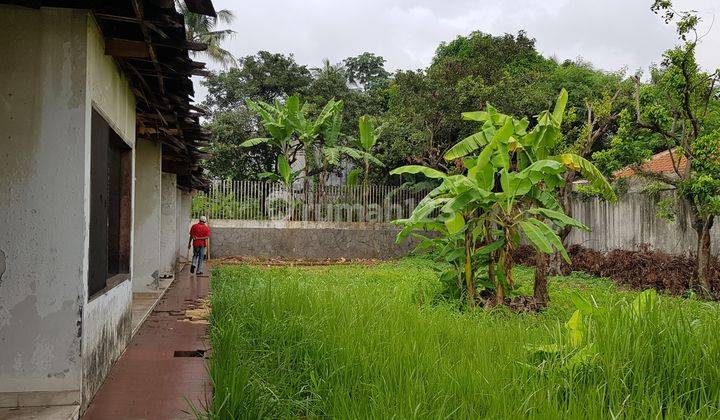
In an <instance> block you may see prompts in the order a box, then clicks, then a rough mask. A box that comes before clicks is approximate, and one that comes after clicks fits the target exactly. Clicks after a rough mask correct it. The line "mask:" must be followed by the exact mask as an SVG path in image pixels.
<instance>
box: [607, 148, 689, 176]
mask: <svg viewBox="0 0 720 420" xmlns="http://www.w3.org/2000/svg"><path fill="white" fill-rule="evenodd" d="M673 158H674V159H675V162H677V167H678V170H680V172H683V171H684V170H685V168H686V167H687V158H686V157H685V156H682V155H680V153H679V151H678V150H674V151H673V153H672V154H671V153H670V151H669V150H665V151H664V152H660V153H657V154H655V155H653V157H652V158H650V160H649V161H647V162H645V163H643V164H642V166H641V168H642V169H643V170H646V171H649V172H655V173H664V174H675V168H674V167H673ZM613 175H614V176H615V178H616V179H618V178H629V177H631V176H634V175H635V171H634V170H633V169H632V168H631V167H630V166H626V167H624V168H623V169H620V170H618V171H615V173H614V174H613Z"/></svg>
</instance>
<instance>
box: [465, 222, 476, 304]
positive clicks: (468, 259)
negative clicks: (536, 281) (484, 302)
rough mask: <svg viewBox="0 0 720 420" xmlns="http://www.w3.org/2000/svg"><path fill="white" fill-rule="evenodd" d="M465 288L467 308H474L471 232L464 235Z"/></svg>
mask: <svg viewBox="0 0 720 420" xmlns="http://www.w3.org/2000/svg"><path fill="white" fill-rule="evenodd" d="M465 287H466V288H467V291H466V292H467V299H468V306H470V307H471V308H473V307H475V279H474V278H473V270H472V232H471V231H470V229H468V231H467V233H466V234H465Z"/></svg>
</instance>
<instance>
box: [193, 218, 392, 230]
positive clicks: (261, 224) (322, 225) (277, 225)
mask: <svg viewBox="0 0 720 420" xmlns="http://www.w3.org/2000/svg"><path fill="white" fill-rule="evenodd" d="M193 223H197V220H194V221H193ZM209 224H210V228H211V229H212V228H244V229H247V228H252V229H341V230H388V229H391V230H395V231H399V229H398V228H397V227H396V226H395V225H391V224H389V223H366V222H352V223H351V222H300V221H294V220H293V221H289V220H215V219H213V220H210V222H209Z"/></svg>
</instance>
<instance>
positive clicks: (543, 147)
mask: <svg viewBox="0 0 720 420" xmlns="http://www.w3.org/2000/svg"><path fill="white" fill-rule="evenodd" d="M567 98H568V96H567V92H565V91H562V93H561V94H560V96H559V98H558V101H557V103H556V105H555V108H554V110H553V111H552V112H550V111H544V112H542V113H540V114H539V115H538V118H537V124H535V126H534V127H533V128H532V129H531V130H528V127H529V121H528V120H527V119H525V118H523V119H517V118H513V117H511V116H508V115H505V114H501V113H499V112H498V111H497V110H496V109H495V108H493V107H491V106H488V107H487V109H486V110H485V111H478V112H468V113H464V114H463V118H464V119H466V120H470V121H476V122H478V123H480V124H481V130H480V131H479V132H477V133H475V134H473V135H471V136H468V137H467V138H465V139H463V140H462V141H460V142H459V143H457V144H455V145H454V146H453V147H452V148H450V149H449V150H448V151H447V153H446V154H445V159H446V160H448V161H457V162H461V165H460V166H458V170H457V171H459V172H460V173H444V172H441V171H438V170H435V169H432V168H428V167H424V166H419V165H410V166H404V167H400V168H397V169H395V170H393V171H392V172H391V173H392V174H403V173H408V174H423V175H425V176H426V177H428V178H433V179H438V180H440V181H441V184H440V185H439V186H438V187H437V188H435V189H434V190H432V191H431V192H430V193H429V194H428V195H427V197H425V198H424V199H423V200H422V201H421V202H420V203H419V204H418V206H417V208H416V209H415V211H414V212H413V214H412V215H411V217H410V219H408V220H402V221H399V222H398V223H399V224H401V225H403V226H404V229H403V231H402V232H401V234H400V236H399V237H400V238H401V237H404V236H406V235H407V234H409V233H410V232H411V231H412V230H413V229H415V228H419V227H421V228H427V227H428V226H432V225H433V224H432V223H431V224H428V222H432V218H430V220H428V218H429V217H430V216H431V214H432V212H434V211H436V210H439V212H440V216H439V218H440V220H442V221H443V222H444V224H445V227H446V229H445V231H446V232H447V234H448V235H457V234H462V235H463V236H464V241H463V242H464V254H465V264H464V278H465V286H466V291H465V293H466V297H467V299H468V303H469V305H470V306H473V305H474V304H475V284H476V280H478V278H477V277H478V273H479V272H478V270H477V268H478V267H479V265H481V264H483V265H486V266H487V281H486V282H485V284H486V286H487V287H490V288H493V289H494V290H495V300H494V304H504V303H505V293H506V291H507V290H508V289H512V288H513V286H514V285H513V279H512V266H513V262H512V251H513V249H514V248H515V247H517V245H518V244H519V243H520V240H521V238H524V239H525V241H526V243H528V244H530V245H531V246H533V247H534V248H535V249H536V250H537V251H538V252H539V253H545V254H552V253H554V252H560V253H561V255H562V256H563V257H564V258H565V259H566V261H568V262H569V257H568V255H567V252H566V251H565V248H564V246H563V244H562V242H561V241H560V238H559V237H558V236H557V234H556V232H555V230H554V229H552V228H551V227H550V226H549V225H548V222H552V224H554V225H555V226H558V227H561V228H562V227H565V226H573V227H578V228H586V227H585V226H583V225H582V224H581V223H580V222H578V221H576V220H574V219H572V218H571V217H569V216H567V215H566V214H565V213H564V212H563V211H562V208H561V207H560V206H559V203H558V202H557V200H555V197H554V195H555V189H556V188H558V187H559V186H561V185H562V183H563V181H564V179H563V177H562V174H563V173H564V172H566V171H567V170H574V171H577V172H579V173H581V174H582V175H583V176H584V177H585V178H587V179H588V180H590V182H591V183H592V184H593V185H594V186H595V187H596V188H598V189H599V190H600V191H603V192H605V193H606V194H608V195H611V194H612V188H611V187H610V185H609V184H608V183H607V181H606V180H605V178H604V177H603V176H602V174H600V172H599V171H598V170H597V169H596V168H595V167H594V166H593V165H592V164H591V163H590V162H588V161H587V160H585V159H583V158H582V157H579V156H577V155H574V154H571V153H563V154H560V155H551V154H550V150H552V148H553V146H554V145H555V144H556V143H557V141H558V139H560V138H561V136H560V133H561V124H562V119H563V115H564V112H565V108H566V103H567ZM478 151H479V153H477V152H478ZM459 159H461V160H459ZM457 171H456V172H457ZM546 220H547V222H546ZM545 302H546V299H545V300H543V301H541V302H540V303H545Z"/></svg>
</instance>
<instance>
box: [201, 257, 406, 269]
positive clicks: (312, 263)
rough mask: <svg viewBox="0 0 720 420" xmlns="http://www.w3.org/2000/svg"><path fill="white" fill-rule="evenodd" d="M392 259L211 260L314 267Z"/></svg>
mask: <svg viewBox="0 0 720 420" xmlns="http://www.w3.org/2000/svg"><path fill="white" fill-rule="evenodd" d="M389 261H392V260H380V259H346V258H327V259H321V260H318V259H298V258H269V257H224V258H218V259H215V260H213V262H214V263H215V264H226V265H227V264H249V265H260V266H264V267H316V266H329V265H350V264H355V265H357V264H361V265H375V264H379V263H383V262H389Z"/></svg>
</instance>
